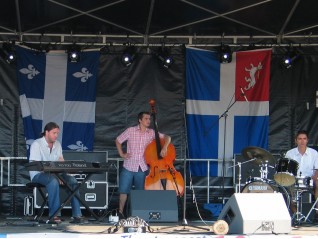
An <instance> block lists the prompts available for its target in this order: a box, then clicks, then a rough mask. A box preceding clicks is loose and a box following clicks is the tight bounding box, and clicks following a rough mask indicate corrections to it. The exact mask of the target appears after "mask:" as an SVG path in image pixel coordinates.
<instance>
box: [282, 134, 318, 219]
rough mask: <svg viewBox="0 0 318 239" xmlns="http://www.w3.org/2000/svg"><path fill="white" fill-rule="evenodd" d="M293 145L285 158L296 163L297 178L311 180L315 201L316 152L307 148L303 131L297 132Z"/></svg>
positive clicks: (317, 183)
mask: <svg viewBox="0 0 318 239" xmlns="http://www.w3.org/2000/svg"><path fill="white" fill-rule="evenodd" d="M295 143H296V145H297V147H295V148H293V149H291V150H289V151H287V153H286V155H285V157H286V158H290V159H293V160H295V161H297V162H298V164H299V167H298V171H297V176H302V177H311V178H312V179H313V186H314V195H315V199H317V197H318V152H317V151H316V150H314V149H312V148H309V147H307V144H308V133H307V131H305V130H300V131H298V132H297V134H296V136H295ZM316 207H317V205H316ZM293 208H294V207H293V206H292V205H291V209H292V210H293ZM317 208H318V207H317ZM316 212H317V211H316ZM317 213H318V212H317ZM317 215H318V214H317Z"/></svg>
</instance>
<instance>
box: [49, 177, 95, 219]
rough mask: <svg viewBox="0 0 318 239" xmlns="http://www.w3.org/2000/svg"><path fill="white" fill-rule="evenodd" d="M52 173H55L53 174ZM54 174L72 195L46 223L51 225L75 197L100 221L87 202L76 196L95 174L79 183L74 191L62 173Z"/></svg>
mask: <svg viewBox="0 0 318 239" xmlns="http://www.w3.org/2000/svg"><path fill="white" fill-rule="evenodd" d="M51 173H53V172H51ZM54 174H55V175H56V177H58V178H59V179H60V180H61V181H62V182H63V184H64V186H65V187H66V188H67V190H68V191H69V192H70V194H69V195H68V197H67V198H66V199H65V200H64V202H62V204H61V206H60V207H59V208H58V209H57V210H56V212H55V213H54V214H53V215H52V216H50V217H49V219H48V220H47V221H46V223H49V221H51V220H52V219H53V218H54V217H55V216H56V215H57V214H58V213H59V212H60V211H61V210H62V209H63V207H64V206H65V205H66V204H67V203H69V201H70V200H71V198H72V197H73V196H75V197H76V198H77V199H78V200H79V201H80V203H81V204H82V205H83V206H84V207H85V208H86V210H87V211H89V212H90V213H91V214H92V216H93V217H94V218H95V219H96V220H99V217H98V216H97V215H96V214H95V213H94V212H93V210H92V209H90V208H89V206H88V205H87V203H86V202H85V201H83V200H82V199H81V198H80V197H79V196H78V195H77V194H76V191H77V190H79V188H80V187H81V186H82V185H84V184H85V182H87V181H88V179H89V178H90V177H91V175H92V174H93V173H89V174H87V176H86V178H85V179H84V180H83V181H82V183H79V184H78V185H77V187H76V188H75V189H74V190H72V188H71V187H70V186H69V185H68V184H67V183H66V181H65V180H64V179H63V177H62V176H61V175H60V173H56V172H54Z"/></svg>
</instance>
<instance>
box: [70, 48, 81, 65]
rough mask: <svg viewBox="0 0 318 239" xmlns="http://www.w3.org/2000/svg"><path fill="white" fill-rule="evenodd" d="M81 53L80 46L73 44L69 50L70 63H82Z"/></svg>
mask: <svg viewBox="0 0 318 239" xmlns="http://www.w3.org/2000/svg"><path fill="white" fill-rule="evenodd" d="M80 52H81V48H80V46H78V45H76V44H73V45H72V46H71V47H70V48H69V49H68V50H67V57H68V60H69V62H72V63H76V62H79V61H80V58H81V56H80Z"/></svg>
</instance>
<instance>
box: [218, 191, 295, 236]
mask: <svg viewBox="0 0 318 239" xmlns="http://www.w3.org/2000/svg"><path fill="white" fill-rule="evenodd" d="M218 219H219V220H224V221H226V222H227V223H228V225H229V233H232V234H265V233H290V231H291V217H290V215H289V212H288V209H287V206H286V204H285V201H284V198H283V195H282V194H281V193H235V194H233V195H232V197H231V198H230V199H229V200H228V202H227V203H226V204H225V206H224V208H223V209H222V211H221V213H220V215H219V218H218Z"/></svg>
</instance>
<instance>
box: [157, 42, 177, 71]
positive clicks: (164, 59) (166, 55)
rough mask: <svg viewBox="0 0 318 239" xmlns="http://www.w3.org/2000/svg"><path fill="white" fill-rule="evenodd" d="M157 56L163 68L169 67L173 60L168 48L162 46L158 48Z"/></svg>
mask: <svg viewBox="0 0 318 239" xmlns="http://www.w3.org/2000/svg"><path fill="white" fill-rule="evenodd" d="M157 56H158V59H159V61H160V63H161V64H162V65H163V66H164V67H165V68H169V67H170V66H171V65H172V64H173V62H174V60H173V58H172V57H171V55H170V51H169V49H168V48H166V47H164V46H162V47H160V48H159V50H158V53H157Z"/></svg>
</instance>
